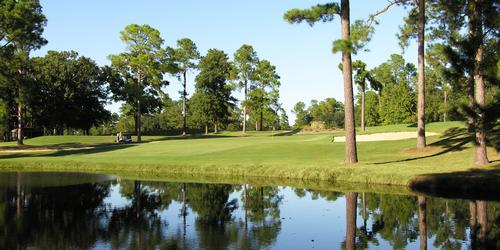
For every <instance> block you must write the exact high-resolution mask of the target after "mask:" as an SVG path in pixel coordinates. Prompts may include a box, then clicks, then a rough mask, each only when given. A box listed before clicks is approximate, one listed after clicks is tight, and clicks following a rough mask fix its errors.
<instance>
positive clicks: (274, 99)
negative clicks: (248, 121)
mask: <svg viewBox="0 0 500 250" xmlns="http://www.w3.org/2000/svg"><path fill="white" fill-rule="evenodd" d="M254 79H255V81H254V82H253V84H252V85H251V87H250V91H249V93H248V97H249V98H248V100H247V101H246V102H244V106H245V107H246V106H248V107H249V108H250V109H251V112H252V114H253V116H257V117H259V118H258V119H255V120H256V121H257V120H258V125H259V126H258V130H259V131H262V130H263V123H264V113H268V115H269V114H274V115H275V114H276V111H275V110H273V109H272V108H271V106H272V105H273V104H277V103H278V98H279V89H278V88H279V86H280V81H279V79H280V77H279V75H278V74H277V73H276V67H275V66H274V65H272V64H271V63H270V62H269V61H267V60H262V61H259V63H258V65H257V68H256V69H255V72H254ZM275 118H276V119H273V120H274V121H276V120H277V117H275ZM256 129H257V128H256Z"/></svg>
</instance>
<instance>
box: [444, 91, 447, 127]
mask: <svg viewBox="0 0 500 250" xmlns="http://www.w3.org/2000/svg"><path fill="white" fill-rule="evenodd" d="M447 94H448V93H447V92H446V89H445V90H444V112H443V121H444V122H446V120H447V118H448V117H447V116H448V110H447V108H448V100H447V98H448V96H447Z"/></svg>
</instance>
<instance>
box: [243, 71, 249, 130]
mask: <svg viewBox="0 0 500 250" xmlns="http://www.w3.org/2000/svg"><path fill="white" fill-rule="evenodd" d="M244 88H245V101H244V104H243V134H244V133H246V132H247V106H246V102H247V93H248V88H247V81H246V80H245V87H244Z"/></svg>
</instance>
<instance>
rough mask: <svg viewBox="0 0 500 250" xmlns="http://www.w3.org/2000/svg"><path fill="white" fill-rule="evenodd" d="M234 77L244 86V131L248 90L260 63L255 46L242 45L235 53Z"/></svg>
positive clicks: (239, 84)
mask: <svg viewBox="0 0 500 250" xmlns="http://www.w3.org/2000/svg"><path fill="white" fill-rule="evenodd" d="M233 64H234V72H233V75H234V78H235V79H236V80H237V81H238V86H239V87H240V88H243V94H244V98H243V103H242V104H243V128H242V129H243V133H245V132H246V129H247V115H248V110H247V98H248V90H249V87H250V84H251V83H252V81H253V80H254V75H255V71H256V68H257V65H258V64H259V58H258V57H257V52H255V51H254V49H253V47H252V46H251V45H248V44H244V45H242V46H241V47H240V48H239V49H238V50H237V51H236V52H235V53H234V60H233Z"/></svg>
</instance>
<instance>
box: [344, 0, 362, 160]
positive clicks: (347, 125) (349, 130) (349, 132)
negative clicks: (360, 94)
mask: <svg viewBox="0 0 500 250" xmlns="http://www.w3.org/2000/svg"><path fill="white" fill-rule="evenodd" d="M340 16H341V27H342V39H343V40H344V41H350V35H351V34H350V33H351V30H350V13H349V0H341V2H340ZM351 64H352V61H351V51H350V50H349V49H348V48H345V49H344V50H343V51H342V73H343V77H344V103H345V104H344V107H345V113H344V129H345V137H346V138H345V159H344V161H345V162H346V163H356V162H358V154H357V149H356V127H355V123H354V97H353V88H352V65H351Z"/></svg>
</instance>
